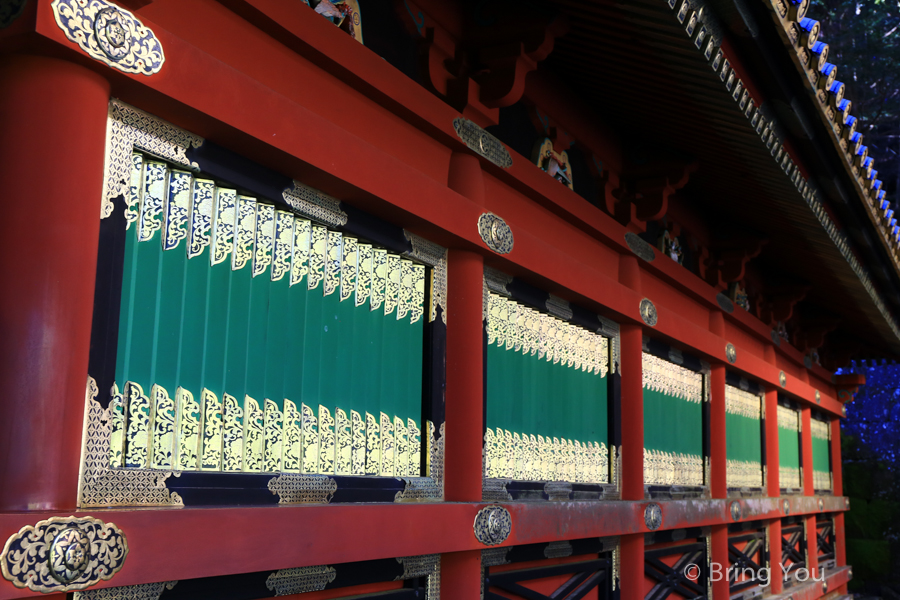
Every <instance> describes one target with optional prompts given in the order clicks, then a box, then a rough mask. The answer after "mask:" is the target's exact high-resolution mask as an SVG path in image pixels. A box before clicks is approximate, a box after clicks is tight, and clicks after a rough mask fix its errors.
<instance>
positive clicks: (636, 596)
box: [619, 256, 645, 600]
mask: <svg viewBox="0 0 900 600" xmlns="http://www.w3.org/2000/svg"><path fill="white" fill-rule="evenodd" d="M640 275H641V274H640V268H639V267H638V264H637V259H636V258H635V257H634V256H622V257H620V260H619V281H620V282H622V283H623V284H625V285H627V286H628V287H630V288H631V289H632V290H634V291H636V292H640V289H641V280H640ZM635 309H637V307H636V306H635ZM619 335H620V341H621V349H620V353H619V355H620V361H621V369H620V371H621V377H622V380H621V381H622V388H621V389H622V448H621V452H622V473H621V478H622V480H621V481H622V499H623V500H643V499H644V385H643V374H642V370H643V360H644V352H643V329H642V327H641V326H640V325H633V324H629V325H622V327H621V329H620V332H619ZM638 518H639V519H640V518H642V517H640V516H638ZM620 543H621V564H620V566H619V572H620V575H619V581H620V584H621V600H643V598H644V593H645V591H644V534H642V533H639V534H635V535H623V536H622V538H621V542H620Z"/></svg>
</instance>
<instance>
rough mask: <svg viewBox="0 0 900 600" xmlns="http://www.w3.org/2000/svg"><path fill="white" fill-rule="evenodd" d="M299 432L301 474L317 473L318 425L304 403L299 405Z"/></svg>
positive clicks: (312, 413)
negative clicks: (300, 433) (301, 435)
mask: <svg viewBox="0 0 900 600" xmlns="http://www.w3.org/2000/svg"><path fill="white" fill-rule="evenodd" d="M300 418H301V431H302V434H303V439H302V440H301V445H302V447H303V461H302V466H301V470H302V472H303V473H310V474H312V473H318V472H319V425H318V421H317V420H316V415H315V413H314V412H313V409H311V408H310V407H308V406H307V405H306V403H303V402H301V403H300Z"/></svg>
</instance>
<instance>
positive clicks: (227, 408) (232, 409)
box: [222, 394, 244, 473]
mask: <svg viewBox="0 0 900 600" xmlns="http://www.w3.org/2000/svg"><path fill="white" fill-rule="evenodd" d="M222 404H223V407H224V424H223V427H222V470H223V471H226V472H231V473H236V472H239V471H240V470H241V468H242V467H243V459H244V426H243V419H244V411H243V409H242V408H241V406H240V404H239V403H238V401H237V398H235V397H234V396H232V395H230V394H222Z"/></svg>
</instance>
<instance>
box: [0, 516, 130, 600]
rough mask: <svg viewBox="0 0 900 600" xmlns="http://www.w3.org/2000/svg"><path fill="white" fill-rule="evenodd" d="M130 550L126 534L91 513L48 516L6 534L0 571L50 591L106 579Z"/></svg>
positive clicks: (34, 588)
mask: <svg viewBox="0 0 900 600" xmlns="http://www.w3.org/2000/svg"><path fill="white" fill-rule="evenodd" d="M127 555H128V542H127V541H126V539H125V534H124V533H122V531H121V530H120V529H119V528H118V527H116V526H115V525H113V524H112V523H104V522H103V521H101V520H99V519H95V518H93V517H52V518H50V519H47V520H44V521H39V522H38V523H37V524H35V525H27V526H25V527H22V528H21V529H20V530H19V531H18V532H17V533H14V534H13V535H11V536H9V539H7V540H6V544H5V545H4V546H3V552H2V553H0V572H2V574H3V576H4V577H5V578H6V579H8V580H9V581H10V582H11V583H12V584H13V585H14V586H15V587H17V588H28V589H30V590H32V591H34V592H42V593H45V594H47V593H53V592H68V591H73V590H83V589H84V588H86V587H88V586H91V585H94V584H95V583H97V582H99V581H108V580H110V579H112V577H113V576H114V575H115V574H116V573H118V572H119V570H120V569H121V568H122V566H123V565H124V563H125V557H126V556H127Z"/></svg>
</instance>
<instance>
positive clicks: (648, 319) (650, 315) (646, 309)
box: [640, 298, 656, 327]
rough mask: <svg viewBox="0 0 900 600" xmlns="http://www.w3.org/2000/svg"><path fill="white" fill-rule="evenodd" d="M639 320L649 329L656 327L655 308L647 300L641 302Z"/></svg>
mask: <svg viewBox="0 0 900 600" xmlns="http://www.w3.org/2000/svg"><path fill="white" fill-rule="evenodd" d="M640 309H641V318H642V319H643V320H644V323H646V324H647V325H649V326H650V327H655V326H656V306H654V305H653V303H652V302H650V300H649V299H648V298H644V299H643V300H641V307H640Z"/></svg>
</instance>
